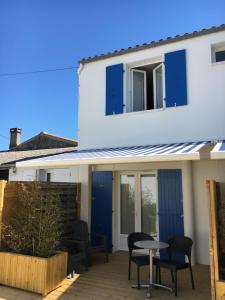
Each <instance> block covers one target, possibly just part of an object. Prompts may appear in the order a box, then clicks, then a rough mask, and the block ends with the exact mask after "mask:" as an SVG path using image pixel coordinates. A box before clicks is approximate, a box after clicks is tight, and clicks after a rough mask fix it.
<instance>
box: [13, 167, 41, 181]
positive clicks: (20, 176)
mask: <svg viewBox="0 0 225 300" xmlns="http://www.w3.org/2000/svg"><path fill="white" fill-rule="evenodd" d="M36 179H37V170H35V169H14V168H11V169H9V181H34V180H36Z"/></svg>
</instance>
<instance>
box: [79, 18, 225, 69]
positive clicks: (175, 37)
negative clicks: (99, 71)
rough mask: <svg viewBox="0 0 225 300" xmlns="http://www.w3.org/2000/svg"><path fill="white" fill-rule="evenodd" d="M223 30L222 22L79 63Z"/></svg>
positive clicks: (85, 59) (82, 60)
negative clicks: (218, 24)
mask: <svg viewBox="0 0 225 300" xmlns="http://www.w3.org/2000/svg"><path fill="white" fill-rule="evenodd" d="M223 30H225V24H222V25H220V26H213V27H211V28H208V29H205V28H204V29H202V30H199V31H193V32H191V33H185V34H183V35H176V36H174V37H167V38H165V39H160V40H158V41H151V42H149V43H144V44H142V45H136V46H134V47H128V48H127V49H120V50H115V51H113V52H108V53H105V54H100V55H95V56H92V57H88V58H82V59H81V60H80V61H79V63H82V64H84V63H89V62H93V61H97V60H101V59H105V58H109V57H113V56H118V55H121V54H126V53H130V52H135V51H140V50H144V49H149V48H154V47H158V46H162V45H165V44H170V43H175V42H178V41H182V40H186V39H191V38H195V37H199V36H203V35H206V34H210V33H215V32H219V31H223Z"/></svg>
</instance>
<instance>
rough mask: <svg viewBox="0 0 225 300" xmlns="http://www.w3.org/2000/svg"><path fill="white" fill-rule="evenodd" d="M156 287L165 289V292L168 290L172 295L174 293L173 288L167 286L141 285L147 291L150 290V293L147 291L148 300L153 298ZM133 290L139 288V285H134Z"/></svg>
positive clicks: (156, 284) (157, 284)
mask: <svg viewBox="0 0 225 300" xmlns="http://www.w3.org/2000/svg"><path fill="white" fill-rule="evenodd" d="M154 287H156V288H161V289H164V290H168V291H170V292H171V293H172V292H173V289H172V288H170V287H168V286H166V285H162V284H159V283H152V284H151V283H150V284H140V288H146V289H148V291H147V298H151V297H152V289H153V288H154ZM132 288H138V285H137V284H133V285H132Z"/></svg>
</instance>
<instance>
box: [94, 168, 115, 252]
mask: <svg viewBox="0 0 225 300" xmlns="http://www.w3.org/2000/svg"><path fill="white" fill-rule="evenodd" d="M91 232H92V233H95V234H103V235H106V236H107V244H108V251H109V252H112V172H111V171H101V172H100V171H96V172H93V173H92V205H91ZM98 242H99V239H98V238H95V237H93V239H92V244H93V245H97V244H98Z"/></svg>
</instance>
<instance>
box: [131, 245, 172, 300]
mask: <svg viewBox="0 0 225 300" xmlns="http://www.w3.org/2000/svg"><path fill="white" fill-rule="evenodd" d="M134 244H135V246H137V247H139V248H143V249H148V250H149V275H150V277H149V284H148V285H145V287H147V288H148V291H147V297H148V298H151V297H152V289H153V287H155V286H156V287H159V288H163V289H167V290H169V291H171V292H172V288H170V287H168V286H165V285H162V284H158V283H155V282H154V281H153V256H154V255H155V253H156V251H157V250H160V249H165V248H167V247H169V245H168V244H167V243H164V242H159V241H150V240H147V241H139V242H136V243H134Z"/></svg>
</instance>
